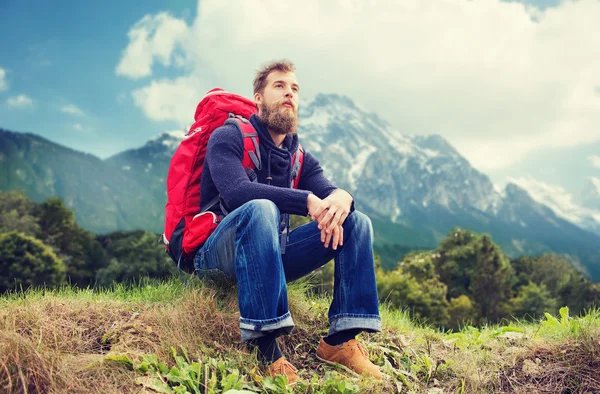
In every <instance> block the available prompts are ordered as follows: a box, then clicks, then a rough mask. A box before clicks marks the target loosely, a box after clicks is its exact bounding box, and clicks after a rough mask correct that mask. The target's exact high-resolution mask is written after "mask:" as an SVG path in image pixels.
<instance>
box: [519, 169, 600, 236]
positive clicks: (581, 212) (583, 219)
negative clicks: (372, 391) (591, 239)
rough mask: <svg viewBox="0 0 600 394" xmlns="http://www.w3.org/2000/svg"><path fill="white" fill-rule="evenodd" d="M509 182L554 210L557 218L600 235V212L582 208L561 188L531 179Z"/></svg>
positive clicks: (525, 178) (521, 178)
mask: <svg viewBox="0 0 600 394" xmlns="http://www.w3.org/2000/svg"><path fill="white" fill-rule="evenodd" d="M509 182H511V183H513V184H515V185H518V186H519V187H521V188H522V189H524V190H526V191H527V192H528V193H529V195H530V196H531V198H533V199H534V200H535V201H537V202H539V203H541V204H544V205H546V206H547V207H549V208H550V209H552V211H554V213H556V215H557V216H559V217H561V218H563V219H565V220H568V221H570V222H571V223H574V224H576V225H578V226H580V227H582V228H584V229H586V230H590V231H593V232H596V233H599V234H600V210H594V209H589V208H586V207H582V206H581V205H580V204H578V203H577V202H576V201H575V199H574V197H573V195H571V194H570V193H569V192H567V191H566V190H565V189H564V188H562V187H561V186H558V185H549V184H547V183H544V182H541V181H538V180H536V179H534V178H531V177H520V178H516V179H515V178H509Z"/></svg>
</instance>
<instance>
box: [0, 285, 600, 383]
mask: <svg viewBox="0 0 600 394" xmlns="http://www.w3.org/2000/svg"><path fill="white" fill-rule="evenodd" d="M305 287H306V286H305V284H303V283H294V284H292V285H291V286H290V297H289V298H290V310H291V312H292V314H293V316H294V321H295V322H296V329H295V331H294V333H293V334H292V335H291V336H289V337H286V338H285V339H284V340H282V341H281V342H280V343H281V345H282V349H283V351H284V353H285V354H286V355H287V356H288V358H289V359H290V360H291V362H292V363H293V364H294V365H296V366H297V367H298V368H299V369H300V372H301V378H302V379H303V380H302V381H301V382H300V383H299V384H298V385H297V386H296V387H295V389H294V390H292V389H288V388H285V385H284V382H283V381H282V380H281V379H275V380H272V379H268V378H263V377H262V373H261V370H260V368H259V365H258V363H257V362H256V361H255V360H254V358H253V357H250V356H249V355H248V354H247V353H245V351H244V348H243V347H242V346H241V345H240V344H239V331H238V319H239V313H238V312H237V300H236V297H235V289H234V285H232V284H227V283H212V282H203V281H201V280H198V279H196V278H187V279H186V278H184V279H182V278H175V279H172V280H169V281H164V282H157V281H144V282H141V283H139V284H137V285H135V286H131V287H124V286H120V285H119V286H115V287H114V288H112V289H108V290H77V289H72V288H68V287H66V288H62V289H59V290H53V291H44V290H33V291H26V292H24V293H20V294H9V295H3V296H0V388H2V389H4V390H5V392H8V393H47V392H52V393H124V392H125V393H127V392H131V393H133V392H135V393H139V392H146V393H153V392H173V393H184V392H190V393H218V392H227V391H229V390H231V393H234V392H236V391H233V390H240V391H242V390H246V391H250V392H264V393H292V392H295V393H356V392H361V393H393V392H403V393H404V392H407V393H412V392H414V393H430V394H435V393H500V392H502V393H504V392H514V393H525V392H531V393H533V392H539V393H542V392H544V393H546V392H552V393H584V392H586V393H587V392H599V391H600V312H599V311H596V310H593V311H589V312H588V313H587V314H586V315H585V316H583V317H578V318H571V317H569V316H568V312H567V311H566V310H564V309H563V310H562V316H558V317H557V318H555V317H552V316H549V315H548V316H546V318H545V319H543V320H542V321H540V322H529V323H526V322H519V321H512V322H506V324H505V325H502V326H488V327H484V328H482V329H476V328H473V327H465V328H463V329H462V330H461V331H460V332H455V333H442V332H440V331H436V330H434V329H431V328H428V327H425V326H420V325H417V324H415V323H414V322H413V321H412V320H411V318H410V317H409V316H408V314H407V313H405V312H401V311H397V310H393V309H391V308H388V307H387V306H385V305H383V306H382V308H381V314H382V320H383V326H384V331H383V332H382V333H379V334H373V335H366V334H361V336H360V338H359V339H360V340H361V341H363V343H365V345H366V348H367V350H368V351H369V353H370V356H371V359H372V360H373V361H374V362H375V363H376V364H378V365H380V366H381V367H382V369H383V371H384V372H385V373H386V374H387V375H388V376H389V379H388V380H386V381H385V382H382V383H379V382H375V381H373V380H369V379H357V378H354V377H352V376H349V375H347V374H346V373H345V372H344V371H343V370H341V369H336V368H335V367H331V366H326V365H324V364H321V363H320V362H318V361H317V360H316V358H315V355H314V350H315V348H316V346H317V344H318V341H319V336H322V335H325V333H326V331H327V309H328V307H329V302H330V299H327V298H320V297H314V296H310V295H307V294H306V292H305V290H304V289H305ZM246 391H242V392H246Z"/></svg>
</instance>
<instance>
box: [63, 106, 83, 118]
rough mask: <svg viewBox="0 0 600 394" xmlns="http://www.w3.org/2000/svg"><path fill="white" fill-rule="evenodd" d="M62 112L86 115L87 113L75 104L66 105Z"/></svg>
mask: <svg viewBox="0 0 600 394" xmlns="http://www.w3.org/2000/svg"><path fill="white" fill-rule="evenodd" d="M60 110H61V111H62V112H64V113H66V114H69V115H73V116H84V115H85V113H84V112H83V111H82V110H81V109H79V108H78V107H76V106H75V105H73V104H69V105H65V106H63V107H62V108H61V109H60Z"/></svg>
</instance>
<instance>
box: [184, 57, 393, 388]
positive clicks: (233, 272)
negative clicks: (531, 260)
mask: <svg viewBox="0 0 600 394" xmlns="http://www.w3.org/2000/svg"><path fill="white" fill-rule="evenodd" d="M294 71H295V69H294V66H293V64H292V63H291V62H289V61H279V62H272V63H269V64H267V65H266V66H264V67H263V68H262V69H261V70H260V71H258V73H257V75H256V78H255V79H254V101H255V103H256V105H257V108H258V115H252V117H251V118H250V119H249V121H250V123H251V124H252V125H253V127H254V129H255V130H256V132H257V133H258V136H259V148H260V149H259V151H260V156H261V162H262V165H261V168H260V169H256V172H255V174H254V177H255V179H254V181H251V179H249V174H248V173H247V172H246V171H245V170H244V167H243V166H242V159H243V155H244V141H243V136H242V134H241V133H240V131H239V129H238V128H236V127H235V126H233V125H229V124H227V125H224V126H222V127H220V128H218V129H216V130H215V131H214V132H213V134H212V135H211V137H210V140H209V142H208V147H207V153H206V159H205V163H204V169H203V174H202V179H201V198H202V201H201V203H200V205H201V207H204V206H207V204H209V203H210V202H211V201H214V199H215V197H216V196H219V195H220V200H221V201H220V204H216V206H215V207H213V208H211V211H213V212H215V213H216V214H218V215H220V216H221V217H223V216H224V218H223V219H222V221H221V223H220V224H219V225H218V227H217V229H216V230H215V232H214V233H213V234H212V235H211V236H210V237H209V238H208V240H207V241H206V243H205V244H204V245H203V246H202V248H201V249H200V250H198V252H197V253H196V255H195V258H194V265H195V268H196V270H197V272H199V273H200V274H201V275H202V274H211V273H214V272H221V273H223V274H225V275H226V276H228V277H230V278H231V279H234V280H236V281H237V284H238V304H239V309H240V330H241V337H242V341H243V342H246V343H247V345H248V347H249V348H251V349H256V350H257V354H258V356H259V359H260V361H261V362H262V363H263V365H264V366H265V367H266V372H267V374H268V375H270V376H276V375H279V374H283V375H285V376H286V377H287V380H288V384H293V383H295V382H296V381H297V380H298V374H297V369H296V368H294V366H293V365H292V364H291V363H290V362H289V361H288V360H287V359H286V358H285V357H284V356H283V355H282V353H281V350H280V349H279V347H278V345H277V342H276V338H277V337H278V336H280V335H286V334H290V333H291V332H292V329H293V327H294V322H293V320H292V316H291V315H290V312H289V310H288V299H287V287H286V283H287V282H290V281H293V280H295V279H298V278H300V277H303V276H305V275H307V274H309V273H310V272H312V271H314V270H315V269H317V268H319V267H321V266H323V265H324V264H325V263H327V262H328V261H330V260H331V259H334V260H335V275H334V293H333V301H332V303H331V306H330V308H329V313H328V318H329V326H330V328H329V332H328V335H327V336H326V337H325V338H321V340H320V343H319V345H318V347H317V351H316V354H317V358H318V359H319V360H321V361H324V362H327V363H332V364H333V363H338V364H341V365H343V366H344V367H345V368H347V369H348V370H349V371H351V372H354V373H357V374H365V375H369V376H373V377H375V378H377V379H381V377H382V375H381V372H380V371H379V368H378V367H377V366H375V365H374V364H373V363H371V361H369V358H368V354H367V352H366V351H365V349H364V347H363V345H362V344H361V343H359V342H358V341H356V339H355V337H356V335H357V334H359V333H360V332H362V331H366V332H377V331H381V320H380V317H379V306H378V299H377V288H376V283H375V269H374V262H373V254H372V244H373V229H372V225H371V221H370V220H369V218H368V217H367V216H366V215H365V214H363V213H361V212H359V211H357V210H355V209H354V203H353V198H352V196H351V195H350V194H349V193H348V192H346V191H344V190H342V189H338V188H336V187H335V186H334V185H333V184H332V183H331V182H330V181H329V180H327V178H326V177H325V176H324V174H323V169H322V168H321V166H320V165H319V162H318V161H317V160H316V159H315V157H314V156H312V155H311V154H310V153H309V152H305V153H304V161H303V164H302V165H303V167H302V173H301V176H300V181H299V184H298V188H297V189H293V188H291V187H290V181H291V179H292V165H293V163H292V156H293V153H294V152H296V150H297V149H298V146H299V145H298V144H299V143H298V135H297V134H296V128H297V125H298V98H299V92H300V87H299V85H298V82H297V80H296V75H295V74H294ZM290 214H295V215H302V216H306V215H309V216H310V217H311V218H312V219H313V221H311V222H310V223H308V224H305V225H303V226H300V227H298V228H296V229H294V230H293V231H291V232H289V233H288V230H289V215H290Z"/></svg>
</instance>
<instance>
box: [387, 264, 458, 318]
mask: <svg viewBox="0 0 600 394" xmlns="http://www.w3.org/2000/svg"><path fill="white" fill-rule="evenodd" d="M446 291H447V288H446V285H445V284H444V283H442V282H440V281H439V279H438V278H437V277H433V278H426V279H425V280H424V281H423V282H419V281H418V280H417V279H416V278H414V277H413V276H412V275H411V274H410V273H405V272H404V271H403V269H401V268H398V269H395V270H393V271H388V272H385V273H384V272H383V271H379V273H378V275H377V292H378V294H379V299H380V301H381V302H388V303H389V304H390V305H392V306H394V307H396V308H408V309H409V310H410V311H411V312H412V314H413V316H415V317H416V318H417V319H419V320H421V321H427V322H429V323H431V324H434V325H438V326H443V325H445V324H446V322H447V320H448V311H447V307H448V301H447V300H446Z"/></svg>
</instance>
